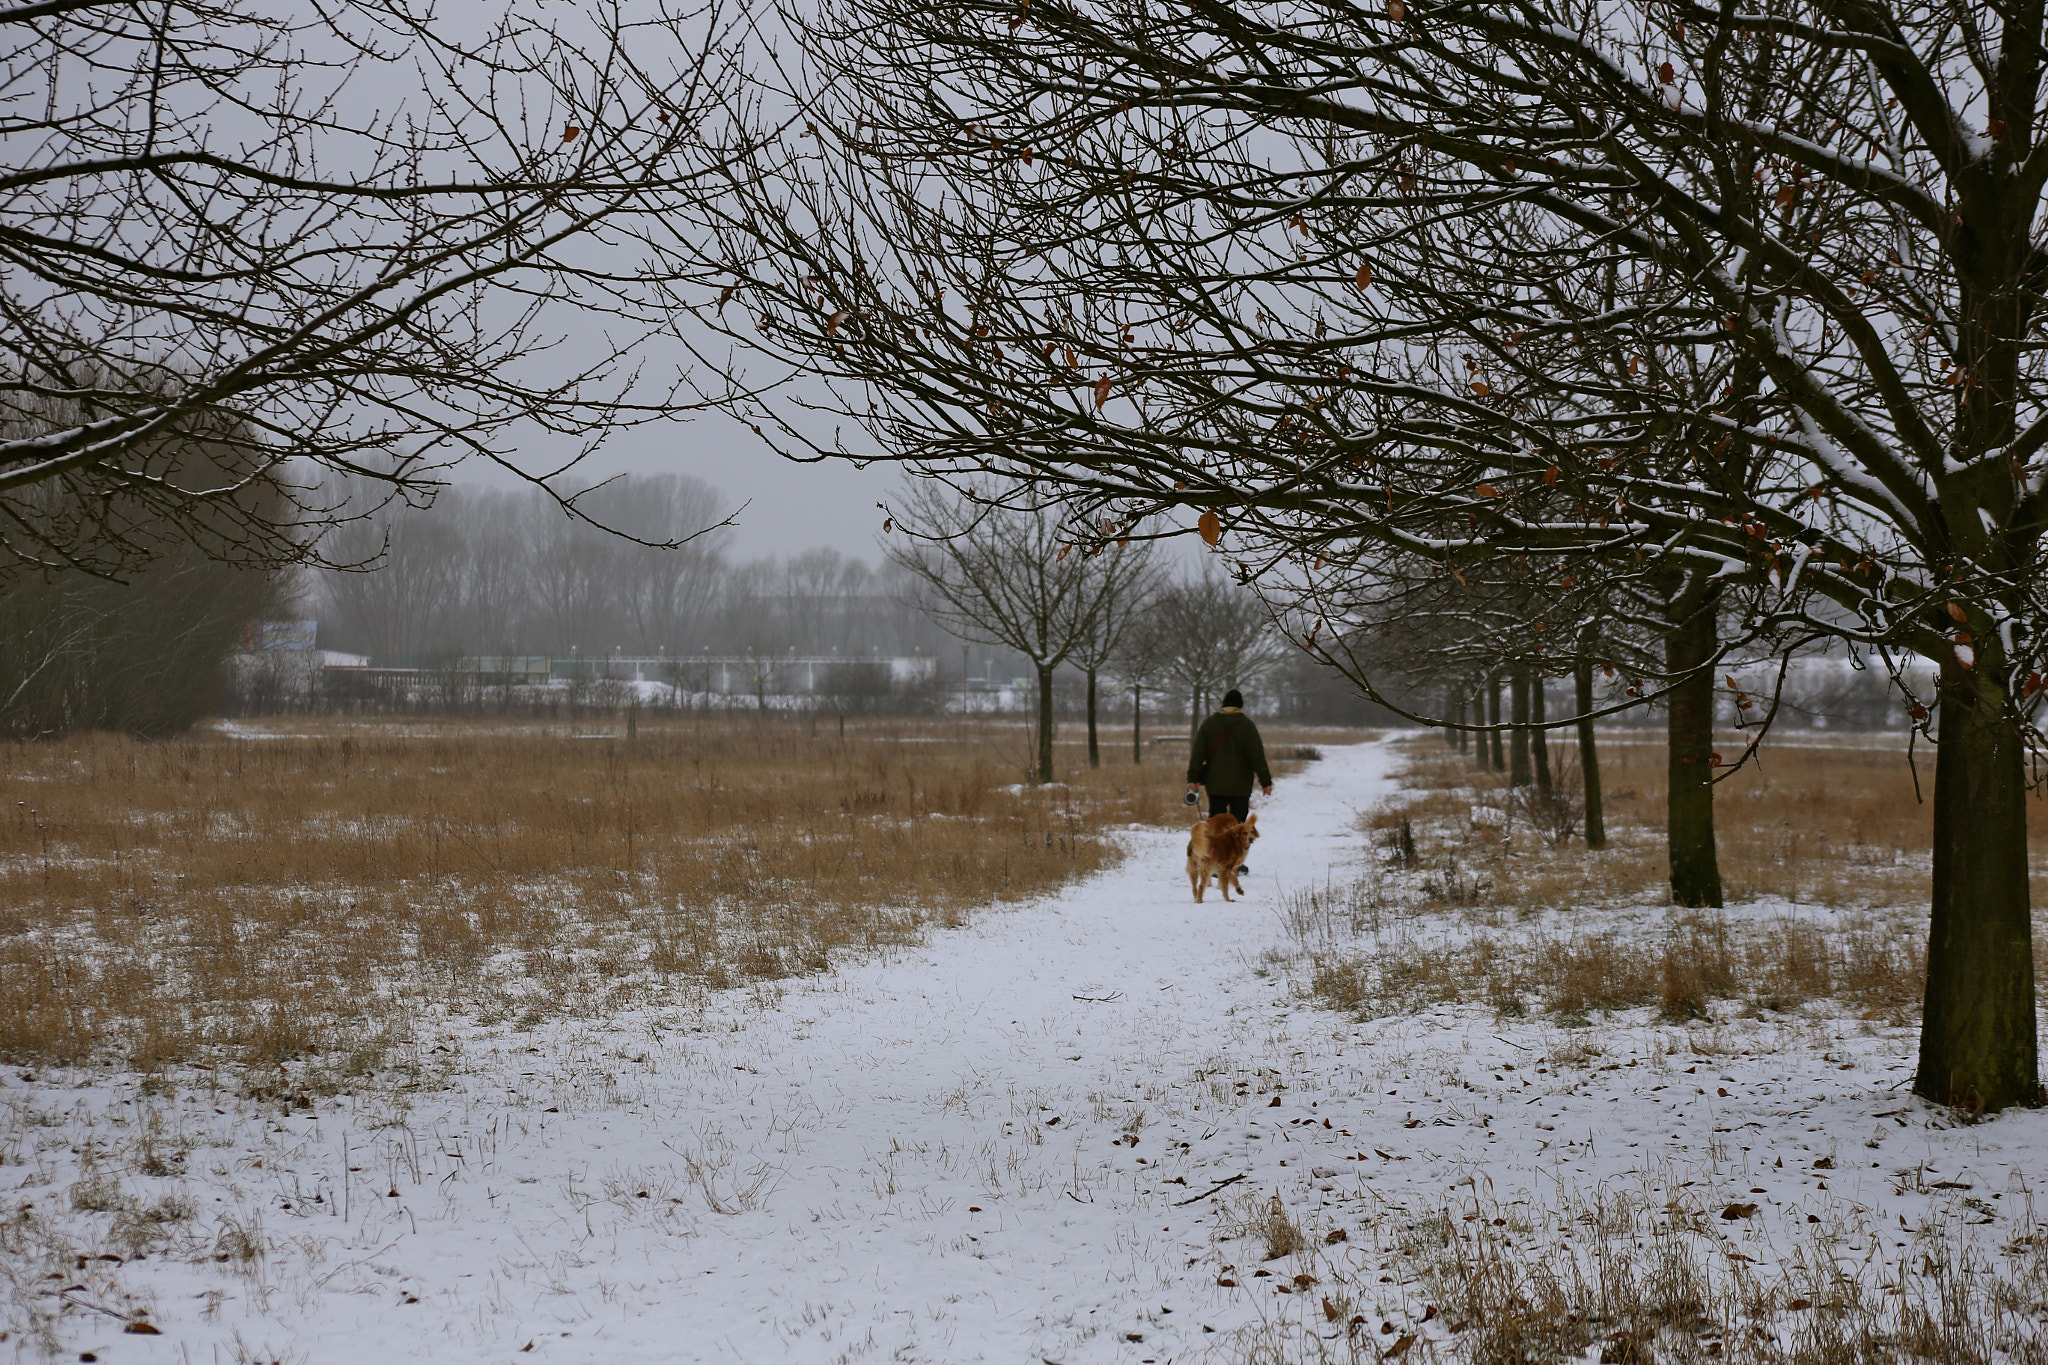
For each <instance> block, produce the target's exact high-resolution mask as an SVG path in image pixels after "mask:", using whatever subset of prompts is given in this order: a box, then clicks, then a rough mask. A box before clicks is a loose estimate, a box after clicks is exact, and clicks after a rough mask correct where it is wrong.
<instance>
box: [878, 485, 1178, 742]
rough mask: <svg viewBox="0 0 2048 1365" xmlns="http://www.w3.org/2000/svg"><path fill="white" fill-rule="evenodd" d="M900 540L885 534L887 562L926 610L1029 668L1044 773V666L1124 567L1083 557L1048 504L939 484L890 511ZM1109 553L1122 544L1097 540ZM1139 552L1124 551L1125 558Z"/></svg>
mask: <svg viewBox="0 0 2048 1365" xmlns="http://www.w3.org/2000/svg"><path fill="white" fill-rule="evenodd" d="M892 520H893V521H894V523H895V524H896V526H897V528H898V529H899V530H900V532H901V536H902V538H901V539H900V540H891V541H889V542H887V543H886V544H885V547H884V551H885V553H886V554H887V555H888V557H889V560H890V562H891V563H893V564H896V565H897V566H899V567H900V568H902V569H903V570H905V571H906V572H907V573H909V574H910V575H912V576H913V577H914V579H915V580H916V582H917V583H918V585H919V586H920V588H921V589H922V591H923V593H924V597H925V610H926V611H928V612H929V613H930V614H931V616H932V618H933V619H934V620H936V621H937V622H938V623H939V624H940V625H941V626H942V627H944V628H945V630H946V631H947V632H948V633H950V634H952V635H954V636H955V637H957V638H959V639H962V640H975V641H981V642H983V643H987V644H996V645H1002V646H1004V647H1005V648H1009V649H1014V650H1016V651H1017V652H1018V653H1019V654H1022V655H1023V656H1024V657H1025V658H1026V659H1029V660H1030V661H1031V666H1032V668H1033V670H1034V671H1035V672H1036V673H1037V675H1038V725H1037V745H1036V748H1037V755H1036V760H1037V761H1036V775H1037V780H1038V781H1040V782H1050V781H1052V779H1053V766H1052V741H1053V706H1052V679H1053V673H1054V671H1055V670H1057V669H1058V668H1059V667H1060V665H1061V664H1064V663H1066V662H1068V661H1069V660H1070V659H1071V658H1072V657H1073V656H1074V655H1075V653H1076V652H1077V651H1078V650H1081V649H1082V648H1084V646H1085V645H1086V643H1087V642H1088V640H1089V638H1090V636H1091V634H1092V633H1093V632H1094V631H1095V630H1096V629H1097V618H1098V617H1099V616H1100V614H1101V612H1102V610H1103V605H1104V598H1105V597H1112V598H1113V597H1115V596H1116V594H1118V593H1120V592H1121V591H1122V588H1123V586H1124V585H1125V584H1126V583H1127V581H1128V576H1127V575H1125V574H1124V573H1123V572H1122V571H1121V570H1119V571H1118V572H1116V573H1105V572H1099V571H1097V570H1095V569H1094V568H1093V567H1091V566H1090V564H1089V551H1088V550H1087V549H1085V548H1077V547H1076V546H1075V544H1074V542H1073V540H1072V538H1071V536H1070V534H1069V533H1068V532H1067V531H1066V529H1065V528H1064V527H1063V526H1062V525H1061V522H1060V518H1059V515H1058V512H1057V509H1055V508H1048V507H1044V506H1039V505H1030V506H1027V507H1025V508H1024V509H1023V510H1017V509H1015V508H1011V507H1004V506H1000V505H997V506H991V505H986V504H980V503H977V502H975V501H974V500H973V499H970V498H965V497H960V496H956V495H955V494H953V493H952V492H950V491H949V490H947V489H946V488H945V487H943V486H942V485H938V484H932V483H925V484H921V485H919V486H917V487H915V488H913V489H912V490H911V492H910V493H909V494H908V495H907V496H906V497H905V498H904V499H903V500H902V502H901V504H900V510H898V511H897V513H896V515H895V516H894V517H893V519H892ZM1097 553H1099V554H1100V555H1103V556H1107V557H1108V558H1109V559H1110V560H1111V561H1112V562H1114V561H1115V560H1116V559H1117V558H1118V557H1120V556H1124V555H1126V554H1128V550H1127V549H1119V548H1118V547H1116V546H1113V545H1112V546H1109V547H1107V548H1101V547H1097ZM1139 557H1140V556H1138V555H1130V556H1129V558H1130V559H1132V560H1134V561H1135V560H1136V559H1138V558H1139Z"/></svg>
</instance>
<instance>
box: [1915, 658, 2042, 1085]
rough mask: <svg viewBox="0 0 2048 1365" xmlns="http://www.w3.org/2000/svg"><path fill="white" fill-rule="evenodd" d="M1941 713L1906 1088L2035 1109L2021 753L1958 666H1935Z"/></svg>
mask: <svg viewBox="0 0 2048 1365" xmlns="http://www.w3.org/2000/svg"><path fill="white" fill-rule="evenodd" d="M1985 652H1986V653H1989V652H1990V651H1988V650H1987V651H1985ZM1989 690H1990V689H1989V688H1988V687H1986V688H1984V689H1983V691H1989ZM1940 706H1941V730H1940V734H1939V747H1938V749H1937V751H1936V755H1935V764H1934V898H1933V910H1932V921H1931V923H1930V924H1929V926H1928V938H1927V1000H1926V1006H1925V1011H1924V1013H1923V1016H1922V1020H1921V1024H1920V1069H1919V1074H1917V1075H1916V1076H1915V1077H1914V1078H1913V1090H1914V1093H1916V1094H1918V1095H1921V1096H1922V1097H1924V1098H1926V1099H1930V1100H1933V1101H1934V1102H1935V1103H1937V1104H1956V1105H1963V1106H1965V1107H1967V1108H1970V1109H1974V1110H1993V1109H2003V1108H2005V1107H2006V1106H2007V1105H2011V1104H2036V1103H2039V1102H2040V1091H2041V1085H2040V1075H2039V1071H2038V1066H2039V1058H2038V1055H2037V1046H2038V1045H2037V1043H2036V1040H2035V1024H2034V949H2033V925H2032V919H2031V915H2030V901H2029V896H2028V890H2027V809H2026V769H2025V749H2024V746H2023V744H2022V743H2021V740H2020V736H2019V734H2018V732H2017V731H2016V730H2015V728H2014V727H2013V725H2012V724H2011V722H2010V721H2008V720H2007V719H2006V718H2005V717H2004V716H2002V715H2000V714H1999V708H1998V706H1997V704H1996V703H1994V702H1992V701H1990V699H1989V698H1988V697H1984V696H1983V695H1982V692H1980V690H1979V688H1978V686H1977V680H1976V678H1975V677H1974V676H1973V675H1972V674H1971V673H1970V672H1968V671H1966V670H1964V669H1963V668H1961V667H1959V666H1958V665H1956V664H1953V663H1950V664H1947V665H1945V666H1944V667H1943V668H1942V671H1941V703H1940Z"/></svg>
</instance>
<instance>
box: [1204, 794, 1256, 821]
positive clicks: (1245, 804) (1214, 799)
mask: <svg viewBox="0 0 2048 1365" xmlns="http://www.w3.org/2000/svg"><path fill="white" fill-rule="evenodd" d="M1225 811H1229V812H1230V813H1231V814H1232V815H1235V816H1236V817H1237V818H1238V819H1239V820H1243V819H1244V818H1245V817H1246V816H1247V815H1250V814H1251V813H1252V794H1251V793H1250V792H1246V793H1245V794H1244V795H1243V796H1218V795H1217V794H1216V793H1215V792H1210V793H1209V814H1211V815H1221V814H1223V812H1225Z"/></svg>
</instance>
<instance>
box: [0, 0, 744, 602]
mask: <svg viewBox="0 0 2048 1365" xmlns="http://www.w3.org/2000/svg"><path fill="white" fill-rule="evenodd" d="M457 9H459V10H461V12H460V13H459V14H448V15H443V14H441V13H439V12H437V7H436V6H434V5H433V4H431V3H427V0H340V2H339V3H334V4H321V5H316V6H312V7H309V8H301V9H300V10H298V11H297V12H296V13H293V12H292V11H291V10H290V9H289V7H279V6H275V5H269V4H262V3H255V2H254V0H162V2H161V3H142V2H141V0H61V2H59V3H39V4H37V3H20V4H14V5H11V6H8V7H5V8H0V73H4V74H0V95H4V98H0V138H4V140H5V142H6V145H7V147H8V151H9V156H8V168H7V169H6V170H5V171H4V172H0V239H4V241H5V247H4V249H0V316H4V318H5V323H6V327H7V332H8V354H7V358H6V360H5V362H4V363H0V427H5V428H7V430H6V434H5V435H4V436H0V529H4V538H0V539H4V544H0V571H5V570H8V569H11V568H16V567H20V566H24V565H27V566H40V567H52V566H74V567H83V568H86V569H88V570H90V571H92V572H96V573H106V574H118V573H121V572H123V571H125V570H126V569H127V568H129V567H132V566H133V565H134V564H136V563H139V562H143V561H146V560H147V559H149V558H151V557H152V556H154V555H156V554H158V553H163V552H166V551H167V549H168V548H169V547H171V546H174V545H177V544H189V545H192V546H195V547H196V548H198V549H199V550H201V551H202V552H203V553H205V554H208V555H212V556H215V557H223V558H234V559H238V560H242V561H246V562H254V563H263V564H276V563H281V562H289V561H300V560H304V559H307V558H309V557H312V558H317V557H319V555H320V554H321V549H320V536H319V531H320V530H321V529H322V528H323V527H325V526H329V525H332V524H334V523H335V522H337V521H338V520H342V519H345V518H346V517H347V516H348V515H350V513H351V510H352V509H350V508H348V507H346V506H337V505H335V504H333V503H331V502H329V501H326V500H325V499H324V498H323V497H322V496H321V494H320V492H319V490H318V488H316V487H313V486H309V485H308V484H307V483H306V482H305V480H304V478H303V476H302V472H301V471H303V470H307V469H310V470H312V471H314V474H315V477H317V476H318V475H319V474H321V473H323V472H342V473H348V474H351V475H356V476H360V477H361V478H362V479H365V480H367V481H368V482H367V484H362V483H359V484H357V485H355V486H356V487H358V488H361V487H365V486H367V487H370V488H373V489H379V490H382V492H383V494H384V495H385V496H394V495H402V496H404V497H407V498H410V499H412V500H414V501H423V500H425V499H427V498H429V497H431V495H432V493H433V492H434V491H435V489H436V487H437V486H438V484H439V475H440V471H442V470H443V469H444V468H445V467H446V466H447V465H448V464H450V463H451V462H453V461H455V460H458V459H461V458H464V457H478V458H482V459H484V460H488V461H495V462H497V463H499V464H501V465H504V466H505V467H506V468H508V469H514V470H515V471H516V472H520V473H521V474H522V476H524V477H529V478H533V479H535V480H538V481H542V482H543V483H544V482H545V480H546V479H547V478H549V477H552V476H553V475H556V474H559V473H560V472H561V470H562V468H564V467H566V466H568V465H570V464H573V463H574V462H575V460H576V459H577V458H578V457H579V454H580V453H581V452H585V451H587V450H588V449H589V448H591V447H592V446H594V445H595V444H596V443H598V442H599V441H601V440H602V439H603V438H604V437H605V436H606V435H607V434H609V433H611V432H614V431H616V430H619V429H620V428H622V427H626V426H631V425H634V424H637V423H643V422H650V421H658V420H665V419H668V418H672V417H675V416H677V415H679V414H680V413H682V412H684V411H686V410H687V408H688V407H689V404H688V403H686V402H684V401H682V400H681V398H680V397H679V395H678V393H677V391H676V387H675V385H674V383H673V380H669V381H667V382H658V383H644V382H641V380H640V376H639V366H640V365H641V364H642V363H643V361H644V360H647V359H658V356H657V354H656V352H655V351H653V350H651V349H650V347H652V346H654V345H656V344H657V342H658V339H659V338H660V337H661V336H662V335H664V334H665V333H668V332H670V331H671V330H672V322H671V318H670V315H669V313H668V311H667V309H666V307H665V306H663V305H661V304H660V303H659V301H658V300H653V299H651V298H649V297H647V295H646V290H645V287H644V286H645V285H646V283H647V282H648V279H647V277H648V272H649V271H651V270H652V269H653V268H654V264H653V262H652V260H651V259H649V260H646V261H641V262H638V263H635V262H633V261H632V260H630V259H625V258H622V256H621V250H622V245H623V244H624V243H629V242H630V240H631V238H632V236H633V235H634V233H635V232H636V231H639V230H641V229H642V228H644V226H645V225H646V224H647V223H649V222H652V221H657V220H658V219H659V218H660V217H661V216H662V215H664V214H665V213H667V212H668V211H670V210H672V209H673V208H674V206H675V205H676V204H677V202H678V201H679V200H681V199H686V198H688V197H690V196H692V195H694V194H697V193H699V192H700V186H701V185H702V183H703V182H704V179H705V173H704V172H703V171H702V170H701V169H693V168H692V163H691V162H690V161H689V160H687V159H686V158H684V157H683V156H682V155H681V153H682V152H683V151H684V150H685V148H686V147H687V146H688V145H689V144H690V143H692V141H693V140H694V139H696V138H697V137H698V135H699V130H700V129H701V127H702V126H703V124H704V120H705V119H706V118H707V117H709V116H710V108H711V106H712V105H713V104H715V103H716V100H717V94H716V92H715V91H714V89H713V88H712V81H713V78H714V76H715V72H714V65H715V63H714V60H713V58H712V56H711V53H712V51H713V49H714V47H715V46H716V45H717V44H718V43H719V42H720V41H721V38H720V35H721V34H723V33H724V32H725V29H724V21H723V20H722V18H721V17H720V15H719V13H718V11H717V10H716V9H715V8H713V7H710V6H702V7H697V8H692V9H689V10H687V11H674V10H671V9H668V8H666V7H665V6H664V5H663V4H662V3H660V0H651V3H649V4H647V5H627V4H624V3H619V2H616V0H599V3H596V4H592V5H584V6H579V7H577V8H576V10H575V12H574V13H573V14H570V15H560V14H558V11H557V10H556V9H552V8H550V9H546V10H543V9H542V8H541V6H540V5H539V4H538V3H528V0H515V2H514V3H513V4H511V5H508V6H505V7H500V8H498V9H496V10H494V11H493V15H492V17H490V18H489V19H483V18H482V17H481V16H479V15H476V14H473V13H472V12H470V11H469V10H468V9H467V8H464V7H457ZM407 86H410V87H412V88H414V89H417V90H418V91H419V92H420V93H419V94H418V95H416V96H414V97H413V98H410V99H399V100H393V99H391V98H390V92H391V91H393V90H395V89H398V88H401V87H407ZM627 249H629V248H627ZM570 330H574V331H576V332H577V333H578V335H577V337H576V344H575V345H574V346H573V347H571V346H567V345H564V344H563V343H564V339H565V337H564V333H565V332H566V331H570ZM658 369H659V367H658V366H657V371H658ZM521 433H523V436H524V439H526V440H528V441H531V439H532V438H533V437H534V436H537V435H538V436H542V437H544V438H546V439H549V440H551V441H553V442H558V443H560V444H561V445H562V446H564V447H565V448H566V450H567V453H566V454H565V455H564V456H562V457H561V458H559V459H557V460H555V461H554V467H553V468H548V469H542V470H539V471H535V472H531V473H529V472H526V471H524V470H523V469H522V468H521V467H519V466H515V465H514V464H513V463H512V461H511V460H510V457H509V452H510V450H511V448H512V446H513V445H514V444H515V441H516V439H517V438H518V435H519V434H521ZM194 437H205V438H207V439H209V440H211V441H213V442H214V443H215V444H216V445H218V446H221V447H223V452H222V453H221V454H218V455H217V456H216V457H215V458H214V459H212V460H211V461H210V462H209V463H208V464H206V465H205V466H203V467H195V466H192V465H189V464H187V463H183V462H182V454H183V452H184V451H185V450H186V449H187V448H188V444H187V443H188V440H189V439H190V438H194ZM44 484H51V485H54V486H57V487H59V488H61V489H62V490H63V493H64V495H65V496H64V497H63V498H61V499H57V500H54V501H53V500H48V499H45V500H42V501H40V502H38V501H35V500H30V499H24V497H23V496H22V495H23V494H24V493H25V492H26V491H27V490H30V489H34V488H36V487H38V486H40V485H44ZM323 486H324V487H327V488H333V487H337V486H339V485H334V484H326V485H323ZM568 502H569V505H570V507H571V509H572V511H573V510H574V500H573V498H570V499H568ZM59 506H61V507H63V508H65V509H67V510H66V511H65V512H64V514H63V515H61V516H55V515H51V509H52V508H53V507H59ZM143 528H149V529H148V530H147V532H145V531H144V529H143ZM690 529H691V530H695V529H698V528H696V527H692V528H690Z"/></svg>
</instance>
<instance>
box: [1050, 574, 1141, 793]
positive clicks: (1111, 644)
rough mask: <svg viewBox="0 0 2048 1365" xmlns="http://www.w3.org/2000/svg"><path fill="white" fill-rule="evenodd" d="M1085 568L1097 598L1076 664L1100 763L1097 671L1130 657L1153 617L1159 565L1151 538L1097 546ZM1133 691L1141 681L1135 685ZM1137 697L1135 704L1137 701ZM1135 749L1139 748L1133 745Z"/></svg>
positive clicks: (1091, 747) (1093, 757) (1091, 759)
mask: <svg viewBox="0 0 2048 1365" xmlns="http://www.w3.org/2000/svg"><path fill="white" fill-rule="evenodd" d="M1083 567H1084V568H1085V569H1086V570H1087V572H1088V573H1089V574H1090V576H1091V578H1090V582H1089V585H1088V595H1089V596H1090V597H1091V598H1092V599H1093V601H1094V610H1093V611H1092V612H1091V613H1090V616H1089V620H1088V629H1087V632H1086V633H1085V634H1084V635H1083V636H1082V637H1081V641H1080V643H1079V644H1077V645H1076V646H1075V647H1074V653H1073V658H1072V662H1073V665H1074V667H1076V668H1078V669H1080V670H1081V673H1082V676H1083V677H1085V678H1086V679H1087V682H1088V702H1087V705H1088V766H1089V767H1091V768H1099V767H1101V766H1102V745H1101V740H1100V738H1099V735H1098V732H1097V728H1096V701H1097V698H1096V686H1097V681H1098V675H1099V674H1100V673H1101V671H1102V669H1103V668H1104V667H1106V666H1107V665H1108V664H1110V663H1111V661H1113V660H1116V659H1120V658H1124V657H1127V655H1128V651H1129V649H1130V648H1131V646H1132V645H1133V644H1135V642H1136V640H1137V637H1138V635H1139V633H1140V632H1141V631H1142V630H1143V629H1144V627H1145V623H1146V621H1147V620H1148V618H1149V617H1150V615H1151V613H1152V610H1153V608H1154V606H1155V605H1156V599H1157V596H1158V592H1159V578H1160V576H1159V567H1158V563H1157V561H1156V558H1155V556H1154V554H1153V547H1152V543H1151V542H1149V541H1135V542H1129V543H1127V544H1125V545H1122V546H1118V547H1114V548H1112V549H1111V550H1110V551H1109V552H1108V553H1102V552H1101V551H1099V550H1098V552H1096V553H1095V554H1092V555H1090V556H1089V557H1088V559H1087V561H1086V562H1085V564H1084V565H1083ZM1132 686H1133V688H1134V689H1135V688H1136V686H1137V684H1136V683H1135V682H1134V683H1133V684H1132ZM1135 700H1136V699H1135V696H1134V698H1133V702H1134V704H1135ZM1133 752H1136V750H1135V748H1134V749H1133Z"/></svg>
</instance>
